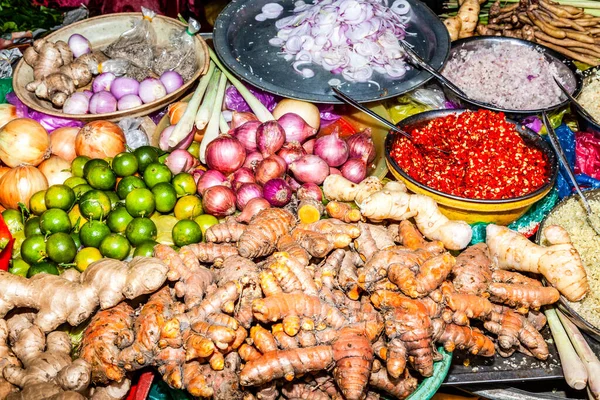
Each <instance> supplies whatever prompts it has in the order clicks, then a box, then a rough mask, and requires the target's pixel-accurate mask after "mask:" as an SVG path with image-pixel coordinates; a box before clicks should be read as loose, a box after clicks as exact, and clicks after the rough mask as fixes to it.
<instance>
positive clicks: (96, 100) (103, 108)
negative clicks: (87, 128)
mask: <svg viewBox="0 0 600 400" xmlns="http://www.w3.org/2000/svg"><path fill="white" fill-rule="evenodd" d="M115 111H117V99H115V96H113V95H112V94H110V92H105V91H102V92H98V93H94V95H93V96H92V97H91V98H90V113H92V114H104V113H111V112H115Z"/></svg>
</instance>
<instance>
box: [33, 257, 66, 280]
mask: <svg viewBox="0 0 600 400" xmlns="http://www.w3.org/2000/svg"><path fill="white" fill-rule="evenodd" d="M41 273H46V274H49V275H58V274H59V272H58V266H57V265H56V263H55V262H52V261H41V262H39V263H36V264H31V265H30V266H29V270H28V271H27V277H28V278H31V277H32V276H34V275H37V274H41Z"/></svg>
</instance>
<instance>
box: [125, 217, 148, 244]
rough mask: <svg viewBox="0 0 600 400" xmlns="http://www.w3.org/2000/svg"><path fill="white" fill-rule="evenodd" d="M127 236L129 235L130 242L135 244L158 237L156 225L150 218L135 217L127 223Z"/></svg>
mask: <svg viewBox="0 0 600 400" xmlns="http://www.w3.org/2000/svg"><path fill="white" fill-rule="evenodd" d="M125 236H127V239H128V240H129V243H131V244H132V245H134V246H137V245H139V244H142V243H143V242H146V241H148V240H154V239H156V225H155V224H154V222H152V220H151V219H149V218H139V217H138V218H134V219H133V220H132V221H131V222H130V223H129V225H127V229H126V230H125Z"/></svg>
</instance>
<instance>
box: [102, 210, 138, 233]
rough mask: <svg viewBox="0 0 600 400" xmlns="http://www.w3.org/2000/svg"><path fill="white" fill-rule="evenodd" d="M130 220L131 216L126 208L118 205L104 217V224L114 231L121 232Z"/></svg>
mask: <svg viewBox="0 0 600 400" xmlns="http://www.w3.org/2000/svg"><path fill="white" fill-rule="evenodd" d="M132 220H133V217H132V216H131V215H130V214H129V213H128V212H127V209H126V208H125V207H124V206H118V207H117V208H115V209H114V210H112V211H111V212H110V213H109V214H108V217H106V225H107V226H108V227H109V228H110V230H111V231H113V232H114V233H123V232H125V229H126V228H127V225H129V223H130V222H131V221H132Z"/></svg>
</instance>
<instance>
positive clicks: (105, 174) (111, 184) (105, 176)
mask: <svg viewBox="0 0 600 400" xmlns="http://www.w3.org/2000/svg"><path fill="white" fill-rule="evenodd" d="M85 179H87V181H88V183H89V184H90V186H91V187H93V188H94V189H100V190H113V189H114V188H115V185H116V184H117V176H116V175H115V173H114V172H113V170H112V169H110V167H108V165H97V166H94V167H92V168H90V170H89V172H88V174H87V175H86V176H85Z"/></svg>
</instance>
